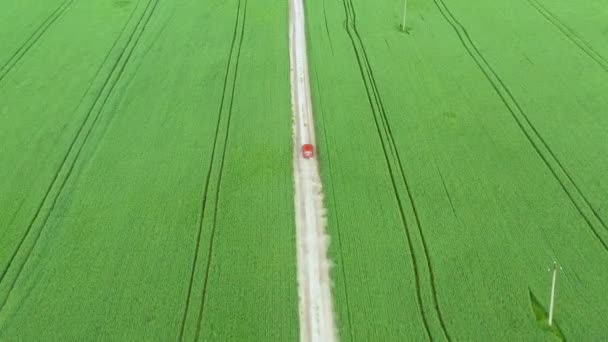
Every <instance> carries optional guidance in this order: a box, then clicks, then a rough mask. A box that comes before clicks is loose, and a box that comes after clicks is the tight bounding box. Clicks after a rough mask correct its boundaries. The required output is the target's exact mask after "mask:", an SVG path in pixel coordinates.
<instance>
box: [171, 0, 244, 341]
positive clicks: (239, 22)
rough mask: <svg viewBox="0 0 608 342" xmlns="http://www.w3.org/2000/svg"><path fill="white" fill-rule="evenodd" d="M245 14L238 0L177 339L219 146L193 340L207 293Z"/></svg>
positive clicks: (183, 324) (190, 290)
mask: <svg viewBox="0 0 608 342" xmlns="http://www.w3.org/2000/svg"><path fill="white" fill-rule="evenodd" d="M246 16H247V0H244V1H242V0H239V3H238V7H237V11H236V19H235V24H234V31H233V35H232V43H231V45H230V52H229V54H228V63H227V65H226V70H225V76H224V85H223V90H222V98H221V100H220V107H219V110H218V118H217V122H216V127H215V136H214V139H213V145H212V149H211V151H212V152H211V160H210V162H209V167H208V169H207V177H206V180H205V185H204V188H203V191H202V195H201V197H202V204H201V211H200V217H199V219H198V231H197V237H196V245H195V248H194V256H193V261H192V266H191V272H190V281H189V285H188V295H187V297H186V304H185V307H184V312H183V315H182V319H181V324H180V332H179V338H178V339H179V340H180V341H182V340H183V339H184V334H185V329H186V320H187V318H188V312H189V311H190V307H191V305H192V304H191V297H192V293H193V289H194V277H195V275H196V269H197V266H198V263H199V261H198V258H199V254H200V246H201V242H202V241H201V240H202V232H203V223H204V221H205V210H206V208H207V199H208V197H209V194H208V190H209V184H210V181H211V178H212V177H211V174H212V172H213V169H214V165H215V162H216V160H215V158H216V150H217V149H218V148H219V149H221V155H220V156H219V157H218V160H219V161H218V162H219V163H220V165H219V172H218V179H217V185H216V191H215V195H214V198H215V203H214V213H213V220H212V226H211V234H210V238H209V245H208V248H207V251H208V253H207V260H206V267H205V275H204V278H203V286H202V289H201V292H202V299H201V304H200V307H199V310H198V314H197V316H196V323H197V324H196V334H195V340H198V338H199V335H200V330H201V323H202V320H203V312H204V306H205V300H206V293H207V292H206V291H207V283H208V279H209V268H210V265H211V256H212V253H213V242H214V239H215V230H216V220H217V212H218V209H219V208H218V202H219V191H220V186H221V181H222V173H223V169H224V160H225V158H224V157H225V155H226V146H227V145H228V136H229V132H230V123H231V118H232V106H233V103H234V95H235V92H236V81H237V76H238V66H239V59H240V55H241V47H242V44H243V37H244V35H245V19H246ZM233 61H234V62H233ZM231 76H232V77H231ZM224 116H226V126H225V128H224V129H225V134H224V141H223V146H221V147H220V146H218V140H219V136H220V128H221V124H222V121H224V120H223V117H224ZM218 153H219V151H218Z"/></svg>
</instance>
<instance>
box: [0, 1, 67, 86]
mask: <svg viewBox="0 0 608 342" xmlns="http://www.w3.org/2000/svg"><path fill="white" fill-rule="evenodd" d="M72 3H74V0H66V1H64V2H62V3H61V5H59V7H57V9H55V11H54V12H53V13H51V15H50V16H48V17H47V18H46V19H45V20H44V21H43V22H42V24H40V26H38V28H36V30H34V32H33V33H32V34H31V35H30V37H29V38H28V39H27V40H26V41H25V42H24V43H23V45H21V46H20V47H19V49H17V51H15V53H14V54H13V55H12V56H11V58H9V59H8V61H7V62H6V63H5V64H4V65H3V66H2V68H0V82H2V80H3V79H4V78H5V77H6V75H7V74H8V73H9V72H10V71H11V70H12V69H13V68H14V67H15V65H17V63H19V61H20V60H21V59H22V58H23V56H25V54H26V53H27V52H28V51H29V50H30V49H31V48H32V46H34V44H36V42H38V41H39V40H40V38H41V37H42V36H43V35H44V33H45V32H46V31H48V29H49V28H50V27H51V26H52V25H53V24H54V23H55V22H56V21H57V20H58V19H59V18H60V17H61V16H62V15H63V13H65V11H66V10H67V9H68V7H70V6H71V5H72Z"/></svg>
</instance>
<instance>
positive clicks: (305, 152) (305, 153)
mask: <svg viewBox="0 0 608 342" xmlns="http://www.w3.org/2000/svg"><path fill="white" fill-rule="evenodd" d="M314 156H315V151H314V148H313V146H312V144H304V145H302V157H304V158H306V159H309V158H312V157H314Z"/></svg>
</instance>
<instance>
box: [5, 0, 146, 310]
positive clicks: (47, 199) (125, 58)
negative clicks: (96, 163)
mask: <svg viewBox="0 0 608 342" xmlns="http://www.w3.org/2000/svg"><path fill="white" fill-rule="evenodd" d="M157 4H158V0H150V1H149V2H148V5H147V6H146V8H145V10H144V12H143V14H142V16H141V17H140V18H139V20H138V22H137V24H136V26H135V29H134V30H133V31H132V32H131V34H130V36H129V38H128V41H127V43H126V44H125V47H124V48H123V49H122V50H121V53H120V56H119V57H118V59H117V60H116V62H115V63H114V65H113V67H112V69H111V71H110V73H109V74H108V76H107V77H106V79H105V81H104V84H103V86H102V88H101V90H100V92H99V93H98V94H97V96H96V99H95V100H94V102H93V104H92V106H91V107H90V109H89V110H88V112H87V114H86V115H85V119H84V120H83V122H82V124H81V126H80V127H79V130H78V132H77V133H76V135H75V137H74V139H73V140H72V142H71V144H70V147H69V148H68V150H67V151H66V154H65V155H64V157H63V160H62V162H61V165H60V167H59V169H58V170H57V172H56V173H55V175H54V177H53V180H52V181H51V183H50V184H49V187H48V188H47V190H46V193H45V195H44V196H43V198H42V201H41V202H40V204H39V206H38V208H37V210H36V212H35V214H34V216H33V217H32V219H31V220H30V223H29V225H28V227H27V229H26V232H25V234H24V235H23V237H22V238H21V240H20V242H19V244H18V246H17V248H16V249H15V250H14V252H13V253H12V255H11V258H10V259H9V263H8V265H7V266H6V268H5V269H4V270H3V272H2V274H1V275H0V291H6V292H7V293H6V295H3V299H2V302H1V304H0V312H1V311H2V310H3V308H4V306H5V305H6V303H7V301H8V298H9V297H10V294H11V293H12V290H13V288H14V287H15V284H16V283H17V280H18V279H19V277H20V275H21V273H22V271H23V269H24V267H25V265H26V264H27V262H28V260H29V259H30V256H31V254H32V252H33V250H34V248H35V247H36V244H37V243H38V240H39V239H40V236H41V235H42V232H43V230H44V228H45V227H46V223H47V222H48V219H49V217H50V216H51V213H52V212H53V210H54V208H55V205H56V204H57V201H58V199H59V197H60V195H61V194H62V191H63V189H64V188H65V185H66V183H67V181H68V180H69V178H70V176H71V175H72V171H73V170H74V167H75V165H76V162H77V160H78V158H79V157H80V154H81V152H82V150H83V147H84V146H85V144H86V142H87V140H88V138H89V136H90V134H91V132H92V131H93V130H94V128H95V126H96V124H97V122H98V119H99V118H100V116H101V113H102V111H103V109H104V107H105V105H106V103H107V101H108V99H109V98H110V95H111V94H112V91H113V90H114V87H115V86H116V84H118V82H119V80H120V78H121V76H122V74H123V72H124V70H125V68H126V66H127V64H128V63H129V60H130V59H131V56H132V54H133V51H134V50H135V48H136V47H137V45H138V43H139V41H140V39H141V37H142V35H143V33H144V31H145V29H146V27H147V25H148V23H149V21H150V18H151V17H152V15H153V14H154V11H155V10H156V6H157ZM123 29H124V27H123ZM134 37H135V40H133V38H134ZM118 40H120V37H119V39H118ZM118 40H117V41H118ZM115 45H116V42H115ZM98 104H99V105H98ZM93 113H95V114H94V115H93ZM87 126H88V127H87ZM85 127H86V128H85ZM85 131H86V132H85ZM83 132H85V133H83ZM62 175H63V176H62ZM55 189H56V190H55ZM44 208H47V209H46V211H44V210H43V209H44ZM43 211H44V213H43ZM38 220H41V221H40V224H39V225H38V226H39V228H38V229H36V230H34V229H33V228H34V227H35V226H36V222H37V221H38ZM30 234H34V236H33V241H32V242H31V244H30V246H29V248H28V249H27V251H25V252H24V253H25V254H24V255H23V257H22V258H23V261H22V262H21V263H20V264H18V265H17V266H14V267H17V270H16V274H15V276H14V277H13V278H12V280H11V283H10V285H9V286H8V288H7V289H6V290H4V286H5V282H6V277H7V275H8V273H9V270H10V269H11V268H12V266H13V265H14V263H15V261H16V260H18V259H17V256H18V254H19V252H20V251H21V250H22V249H23V248H25V247H24V244H25V241H26V240H27V238H28V236H30Z"/></svg>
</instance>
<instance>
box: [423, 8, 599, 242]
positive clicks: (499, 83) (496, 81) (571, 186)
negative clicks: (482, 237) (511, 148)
mask: <svg viewBox="0 0 608 342" xmlns="http://www.w3.org/2000/svg"><path fill="white" fill-rule="evenodd" d="M433 2H434V3H435V6H436V7H437V9H438V10H439V12H440V13H441V15H442V16H443V17H444V18H445V20H446V21H447V22H448V23H449V25H450V26H452V28H453V29H454V31H455V32H456V35H457V36H458V39H459V40H460V42H461V44H462V46H463V47H464V48H465V50H466V51H467V53H468V54H469V56H470V57H471V58H472V59H473V61H474V62H475V64H477V66H478V68H479V69H480V71H481V72H482V73H483V74H484V76H485V77H486V79H487V80H488V82H490V84H491V86H492V88H493V89H494V91H495V92H496V94H497V95H498V96H499V97H500V99H501V101H502V102H503V104H504V105H505V107H506V108H507V110H508V111H509V113H510V114H511V116H512V118H513V119H514V120H515V122H516V123H517V126H518V127H519V129H520V130H521V131H522V132H523V134H524V135H525V136H526V138H527V140H528V141H529V142H530V144H531V145H532V147H533V148H534V150H535V151H536V153H537V154H538V156H539V157H540V158H541V159H542V161H543V162H544V164H545V165H546V166H547V168H548V169H549V171H550V172H551V174H552V175H553V177H554V178H555V179H556V180H557V182H558V183H559V185H560V186H561V188H562V190H563V191H564V192H565V193H566V195H567V196H568V198H569V199H570V201H571V202H572V204H573V205H574V207H575V208H576V210H577V211H578V212H579V214H580V215H581V217H582V218H583V220H584V221H585V223H586V224H587V226H588V227H589V228H590V229H591V232H592V233H593V235H595V237H596V239H597V240H598V241H599V243H600V244H601V245H602V246H603V248H604V249H605V250H606V252H608V244H607V243H606V242H605V241H604V239H603V238H602V237H601V236H600V233H599V232H598V229H597V228H596V225H599V226H601V227H603V228H604V229H605V230H607V231H608V227H607V226H606V223H605V222H604V220H603V219H602V217H601V216H600V215H599V214H598V212H597V211H596V210H595V208H594V207H593V206H592V205H591V202H590V201H589V200H588V199H587V197H586V196H585V194H584V193H583V192H582V191H581V189H580V188H579V186H578V185H577V184H576V182H575V181H574V179H573V178H572V176H571V175H570V174H569V173H568V171H567V170H566V168H565V167H564V166H563V164H562V163H561V161H560V160H559V159H558V158H557V156H556V155H555V153H554V152H553V150H551V148H550V147H549V145H548V144H547V142H546V141H545V140H544V138H543V137H542V135H541V134H540V133H539V131H538V130H537V129H536V127H535V126H534V125H533V124H532V122H531V120H530V119H529V118H528V115H527V114H526V112H525V111H524V110H523V108H522V107H521V105H520V104H519V102H518V101H517V100H516V99H515V97H514V96H513V94H512V93H511V91H510V90H509V88H508V87H507V86H506V84H505V82H504V81H503V80H502V79H501V78H500V76H499V75H498V74H497V73H496V71H495V70H494V68H492V66H491V64H490V63H488V61H487V60H486V58H485V57H484V56H483V54H482V53H481V52H480V51H479V48H478V47H477V45H476V44H475V42H474V41H473V40H472V39H471V37H470V36H469V33H468V31H467V30H466V28H465V27H464V26H463V25H462V23H460V21H458V19H457V18H456V17H455V16H454V14H453V13H452V12H451V11H450V9H449V7H448V6H447V5H446V4H445V2H444V0H433ZM535 138H536V139H535ZM543 150H544V151H545V152H543ZM560 175H561V176H560ZM579 202H582V203H579ZM592 221H595V223H594V222H592Z"/></svg>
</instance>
